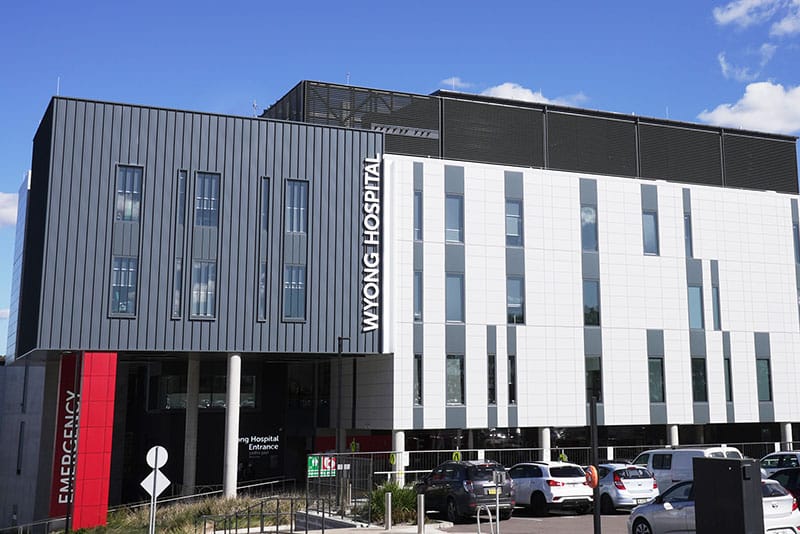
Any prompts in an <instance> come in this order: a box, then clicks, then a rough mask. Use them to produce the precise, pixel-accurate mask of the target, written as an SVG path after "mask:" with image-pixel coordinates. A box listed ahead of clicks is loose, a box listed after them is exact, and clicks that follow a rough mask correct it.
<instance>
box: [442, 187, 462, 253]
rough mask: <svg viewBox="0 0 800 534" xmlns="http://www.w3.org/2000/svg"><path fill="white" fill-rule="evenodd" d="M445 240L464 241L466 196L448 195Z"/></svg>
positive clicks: (446, 200)
mask: <svg viewBox="0 0 800 534" xmlns="http://www.w3.org/2000/svg"><path fill="white" fill-rule="evenodd" d="M444 238H445V241H450V242H456V243H463V242H464V197H462V196H459V195H447V198H446V199H445V231H444Z"/></svg>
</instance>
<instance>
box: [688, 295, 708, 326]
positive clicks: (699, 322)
mask: <svg viewBox="0 0 800 534" xmlns="http://www.w3.org/2000/svg"><path fill="white" fill-rule="evenodd" d="M689 328H692V329H696V330H702V329H703V328H705V321H704V320H703V286H689Z"/></svg>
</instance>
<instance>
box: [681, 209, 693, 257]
mask: <svg viewBox="0 0 800 534" xmlns="http://www.w3.org/2000/svg"><path fill="white" fill-rule="evenodd" d="M683 238H684V242H685V244H686V257H687V258H693V257H694V247H693V245H692V216H691V215H690V214H688V213H684V215H683Z"/></svg>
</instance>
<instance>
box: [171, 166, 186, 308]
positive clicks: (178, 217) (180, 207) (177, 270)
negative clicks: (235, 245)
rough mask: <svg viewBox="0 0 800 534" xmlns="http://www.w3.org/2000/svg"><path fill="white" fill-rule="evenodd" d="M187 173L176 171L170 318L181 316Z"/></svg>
mask: <svg viewBox="0 0 800 534" xmlns="http://www.w3.org/2000/svg"><path fill="white" fill-rule="evenodd" d="M187 177H188V172H187V171H185V170H179V171H178V183H177V192H176V195H175V258H174V261H173V263H172V318H173V319H180V318H181V316H182V315H183V275H184V272H183V251H184V246H183V239H184V235H185V230H184V225H185V223H186V180H187Z"/></svg>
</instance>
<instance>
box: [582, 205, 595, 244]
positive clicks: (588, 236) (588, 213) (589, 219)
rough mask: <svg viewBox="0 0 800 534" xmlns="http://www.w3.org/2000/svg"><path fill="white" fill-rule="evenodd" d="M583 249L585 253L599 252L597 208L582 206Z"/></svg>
mask: <svg viewBox="0 0 800 534" xmlns="http://www.w3.org/2000/svg"><path fill="white" fill-rule="evenodd" d="M581 248H582V249H583V250H584V251H585V252H597V208H595V207H594V206H588V205H583V206H581Z"/></svg>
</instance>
